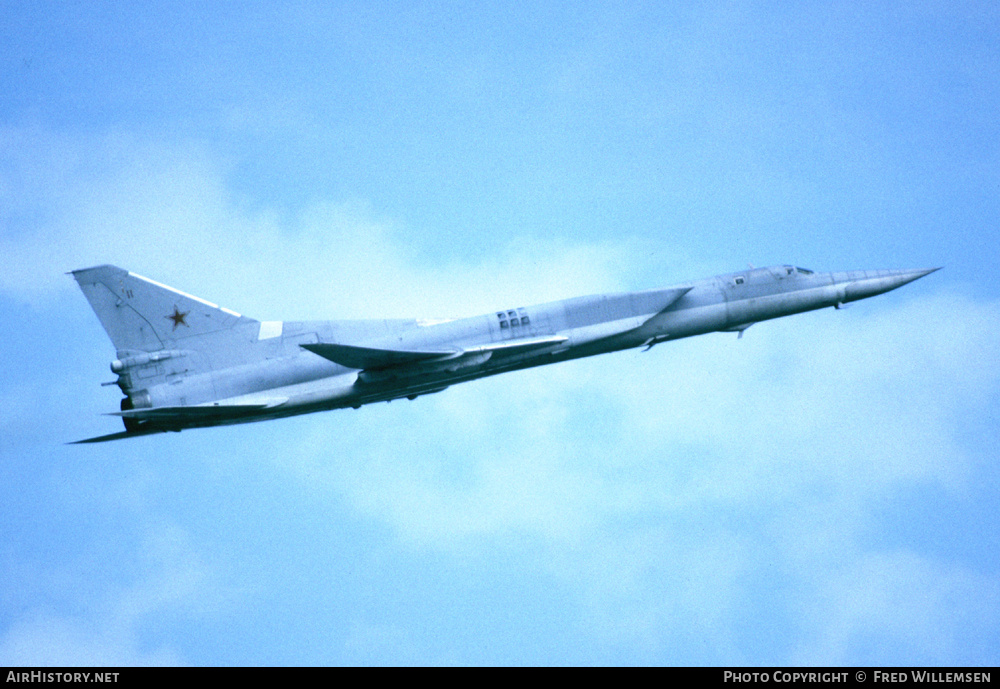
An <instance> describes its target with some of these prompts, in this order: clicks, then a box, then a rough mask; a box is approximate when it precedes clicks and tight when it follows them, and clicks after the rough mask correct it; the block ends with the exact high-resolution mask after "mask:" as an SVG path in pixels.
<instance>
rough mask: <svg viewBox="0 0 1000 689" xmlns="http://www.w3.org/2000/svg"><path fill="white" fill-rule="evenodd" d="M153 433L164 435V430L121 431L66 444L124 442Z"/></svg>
mask: <svg viewBox="0 0 1000 689" xmlns="http://www.w3.org/2000/svg"><path fill="white" fill-rule="evenodd" d="M153 433H163V429H162V428H150V429H141V430H138V431H120V432H118V433H110V434H108V435H99V436H97V437H96V438H87V439H86V440H74V441H73V442H71V443H66V444H67V445H86V444H88V443H106V442H107V441H109V440H123V439H125V438H136V437H138V436H140V435H152V434H153Z"/></svg>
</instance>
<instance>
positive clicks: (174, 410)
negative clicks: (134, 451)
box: [107, 397, 287, 422]
mask: <svg viewBox="0 0 1000 689" xmlns="http://www.w3.org/2000/svg"><path fill="white" fill-rule="evenodd" d="M286 401H287V398H284V397H282V398H277V399H274V400H270V401H261V402H259V403H255V404H211V405H198V406H192V407H147V408H145V409H125V410H123V411H112V412H108V413H107V416H121V417H123V418H126V419H136V420H138V421H154V422H161V421H162V422H170V421H199V420H204V419H210V418H217V417H225V418H232V417H239V416H242V415H243V414H245V413H248V412H255V411H259V410H261V409H268V408H270V407H276V406H278V405H279V404H282V403H283V402H286Z"/></svg>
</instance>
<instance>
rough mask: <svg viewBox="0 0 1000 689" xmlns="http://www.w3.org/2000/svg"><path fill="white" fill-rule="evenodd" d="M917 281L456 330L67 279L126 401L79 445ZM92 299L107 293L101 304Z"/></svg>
mask: <svg viewBox="0 0 1000 689" xmlns="http://www.w3.org/2000/svg"><path fill="white" fill-rule="evenodd" d="M101 271H103V272H101ZM110 271H120V272H121V273H124V274H125V275H126V276H127V277H126V278H120V277H119V278H118V280H119V282H121V283H122V285H123V286H122V287H121V288H119V287H117V286H112V285H111V283H112V282H114V278H116V277H117V274H112V273H111V272H110ZM929 272H932V270H912V271H906V270H880V271H850V272H839V273H815V272H813V271H807V270H804V269H800V268H794V267H792V266H775V267H770V268H756V269H748V270H745V271H741V272H737V273H730V274H727V275H719V276H716V277H712V278H707V279H704V280H697V281H694V282H688V283H683V284H680V285H676V286H673V287H670V288H666V289H660V290H649V291H643V292H629V293H617V294H598V295H593V296H587V297H577V298H574V299H566V300H563V301H556V302H550V303H545V304H537V305H534V306H517V305H504V308H503V309H498V310H497V311H494V312H490V313H488V314H485V315H482V316H474V317H471V318H462V319H456V320H447V321H422V320H370V321H369V320H365V321H301V322H276V321H271V322H259V321H256V320H253V319H249V318H245V317H242V316H240V315H239V314H236V313H234V312H231V311H228V310H226V309H218V307H215V305H214V304H209V303H208V302H203V301H202V300H199V299H197V298H195V297H191V296H190V295H186V294H184V293H182V292H177V291H176V290H172V288H167V287H166V286H164V285H160V284H159V283H155V282H153V281H151V280H147V279H146V278H142V277H140V276H136V275H134V274H132V273H127V272H126V271H121V269H116V268H113V267H110V266H101V267H98V268H94V269H86V270H83V271H75V272H74V276H75V277H76V278H77V280H78V282H80V286H81V288H83V289H84V292H85V294H86V295H87V297H88V299H90V301H91V304H92V305H93V306H94V309H95V311H96V312H97V313H98V316H99V317H100V318H101V320H102V322H103V323H104V325H105V328H106V329H107V330H108V332H109V335H111V337H112V340H113V341H115V344H116V347H117V348H118V356H119V358H118V359H117V360H116V361H115V362H113V363H112V371H114V372H115V373H117V374H118V376H119V379H118V385H119V386H120V387H121V389H122V391H123V392H124V393H125V395H126V398H125V400H123V404H122V411H121V412H116V414H118V415H120V416H122V417H123V418H124V420H125V425H126V429H127V431H126V433H119V434H114V435H113V436H104V437H103V438H98V439H93V440H102V439H113V438H117V437H128V435H130V434H144V433H149V432H157V431H165V430H181V429H183V428H193V427H204V426H215V425H223V424H233V423H244V422H249V421H259V420H263V419H271V418H278V417H283V416H290V415H295V414H303V413H309V412H313V411H320V410H327V409H337V408H344V407H360V406H361V405H364V404H369V403H372V402H380V401H387V400H393V399H398V398H404V397H406V398H410V399H413V398H415V397H416V396H419V395H423V394H428V393H432V392H438V391H440V390H443V389H444V388H446V387H448V386H450V385H453V384H456V383H460V382H465V381H469V380H474V379H476V378H482V377H485V376H491V375H496V374H499V373H504V372H507V371H513V370H517V369H523V368H529V367H533V366H541V365H544V364H550V363H557V362H560V361H566V360H569V359H576V358H580V357H586V356H593V355H596V354H603V353H606V352H612V351H617V350H622V349H629V348H633V347H640V346H647V347H651V346H653V345H655V344H658V343H661V342H666V341H670V340H676V339H680V338H685V337H691V336H694V335H701V334H705V333H710V332H718V331H725V332H738V333H739V334H740V335H741V336H742V334H743V330H745V329H746V328H748V327H749V326H750V325H752V324H754V323H757V322H760V321H764V320H769V319H772V318H779V317H782V316H787V315H791V314H795V313H801V312H804V311H810V310H814V309H820V308H824V307H829V306H836V307H839V306H840V305H842V304H844V303H847V302H851V301H856V300H858V299H864V298H867V297H870V296H875V295H877V294H882V293H884V292H888V291H890V290H892V289H896V288H897V287H900V286H902V285H904V284H906V283H908V282H911V281H913V280H916V279H917V278H920V277H923V276H924V275H926V274H928V273H929ZM127 283H132V284H133V286H131V287H125V286H124V285H125V284H127ZM102 285H103V287H104V289H103V290H102V289H99V287H100V286H102ZM152 290H160V291H161V292H162V290H168V291H169V292H168V293H162V294H161V293H160V292H153V291H152ZM105 291H110V292H113V293H114V294H112V296H113V297H114V298H115V299H116V301H115V302H114V306H113V307H112V306H111V304H112V302H111V301H110V300H111V297H108V295H107V294H105ZM147 291H149V292H150V294H149V295H148V296H144V295H145V294H146V292H147ZM171 293H172V294H171ZM171 297H173V298H172V299H171ZM102 300H103V301H102ZM185 300H195V301H193V302H192V301H185ZM169 304H172V309H173V310H172V312H171V310H170V308H171V307H170V306H169ZM126 307H129V309H131V310H127V311H126ZM209 307H213V308H215V309H217V311H215V312H213V311H210V309H209ZM133 311H134V312H135V313H138V314H139V315H140V316H141V319H133V320H134V321H135V324H131V321H129V323H124V324H119V330H120V331H121V332H115V330H114V327H115V325H116V319H118V320H122V316H123V314H125V315H127V316H128V317H129V318H131V317H132V313H133ZM160 312H162V314H161V313H160ZM203 312H204V313H203ZM213 318H214V319H215V320H214V321H213V320H212V319H213ZM140 321H141V322H140ZM109 322H110V324H111V325H110V326H109ZM205 323H208V324H209V325H208V326H206V325H204V324H205ZM127 327H131V328H133V329H134V328H136V327H138V328H139V329H140V330H139V334H133V333H132V332H131V331H127ZM202 331H204V332H202Z"/></svg>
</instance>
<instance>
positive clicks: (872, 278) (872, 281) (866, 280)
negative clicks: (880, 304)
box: [845, 268, 941, 301]
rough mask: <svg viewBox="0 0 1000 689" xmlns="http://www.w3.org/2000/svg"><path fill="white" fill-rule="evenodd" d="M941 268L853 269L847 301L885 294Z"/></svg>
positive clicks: (850, 274) (848, 286)
mask: <svg viewBox="0 0 1000 689" xmlns="http://www.w3.org/2000/svg"><path fill="white" fill-rule="evenodd" d="M936 270H941V269H940V268H926V269H922V270H869V271H860V270H859V271H853V272H851V273H849V274H848V284H847V293H846V296H847V298H846V299H845V301H855V300H857V299H865V298H866V297H874V296H875V295H876V294H885V293H886V292H890V291H892V290H894V289H896V288H898V287H902V286H903V285H905V284H907V283H910V282H913V281H914V280H919V279H920V278H922V277H924V276H925V275H930V274H931V273H933V272H934V271H936Z"/></svg>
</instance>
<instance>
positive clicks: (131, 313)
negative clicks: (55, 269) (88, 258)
mask: <svg viewBox="0 0 1000 689" xmlns="http://www.w3.org/2000/svg"><path fill="white" fill-rule="evenodd" d="M72 275H73V278H74V279H75V280H76V282H77V284H79V285H80V289H81V290H83V294H84V296H86V297H87V301H89V302H90V305H91V307H92V308H93V309H94V312H95V313H96V314H97V317H98V318H99V319H100V321H101V325H103V326H104V330H105V331H106V332H107V333H108V337H110V338H111V342H112V343H114V345H115V349H117V350H118V352H119V356H122V355H128V354H130V353H137V352H155V351H159V350H162V349H171V348H177V349H183V348H185V340H187V339H188V338H192V337H197V336H200V335H208V334H211V333H217V332H220V331H225V330H230V329H231V328H233V327H235V326H236V325H238V324H245V323H254V322H255V321H254V320H253V319H251V318H246V317H244V316H241V315H240V314H238V313H236V312H235V311H230V310H229V309H224V308H222V307H220V306H217V305H215V304H212V303H211V302H207V301H205V300H204V299H199V298H198V297H195V296H192V295H190V294H185V293H184V292H181V291H179V290H175V289H173V288H172V287H167V286H166V285H162V284H160V283H159V282H156V281H154V280H150V279H149V278H144V277H142V276H141V275H136V274H135V273H130V272H129V271H127V270H123V269H121V268H117V267H115V266H109V265H104V266H96V267H94V268H84V269H82V270H74V271H73V272H72Z"/></svg>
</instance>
